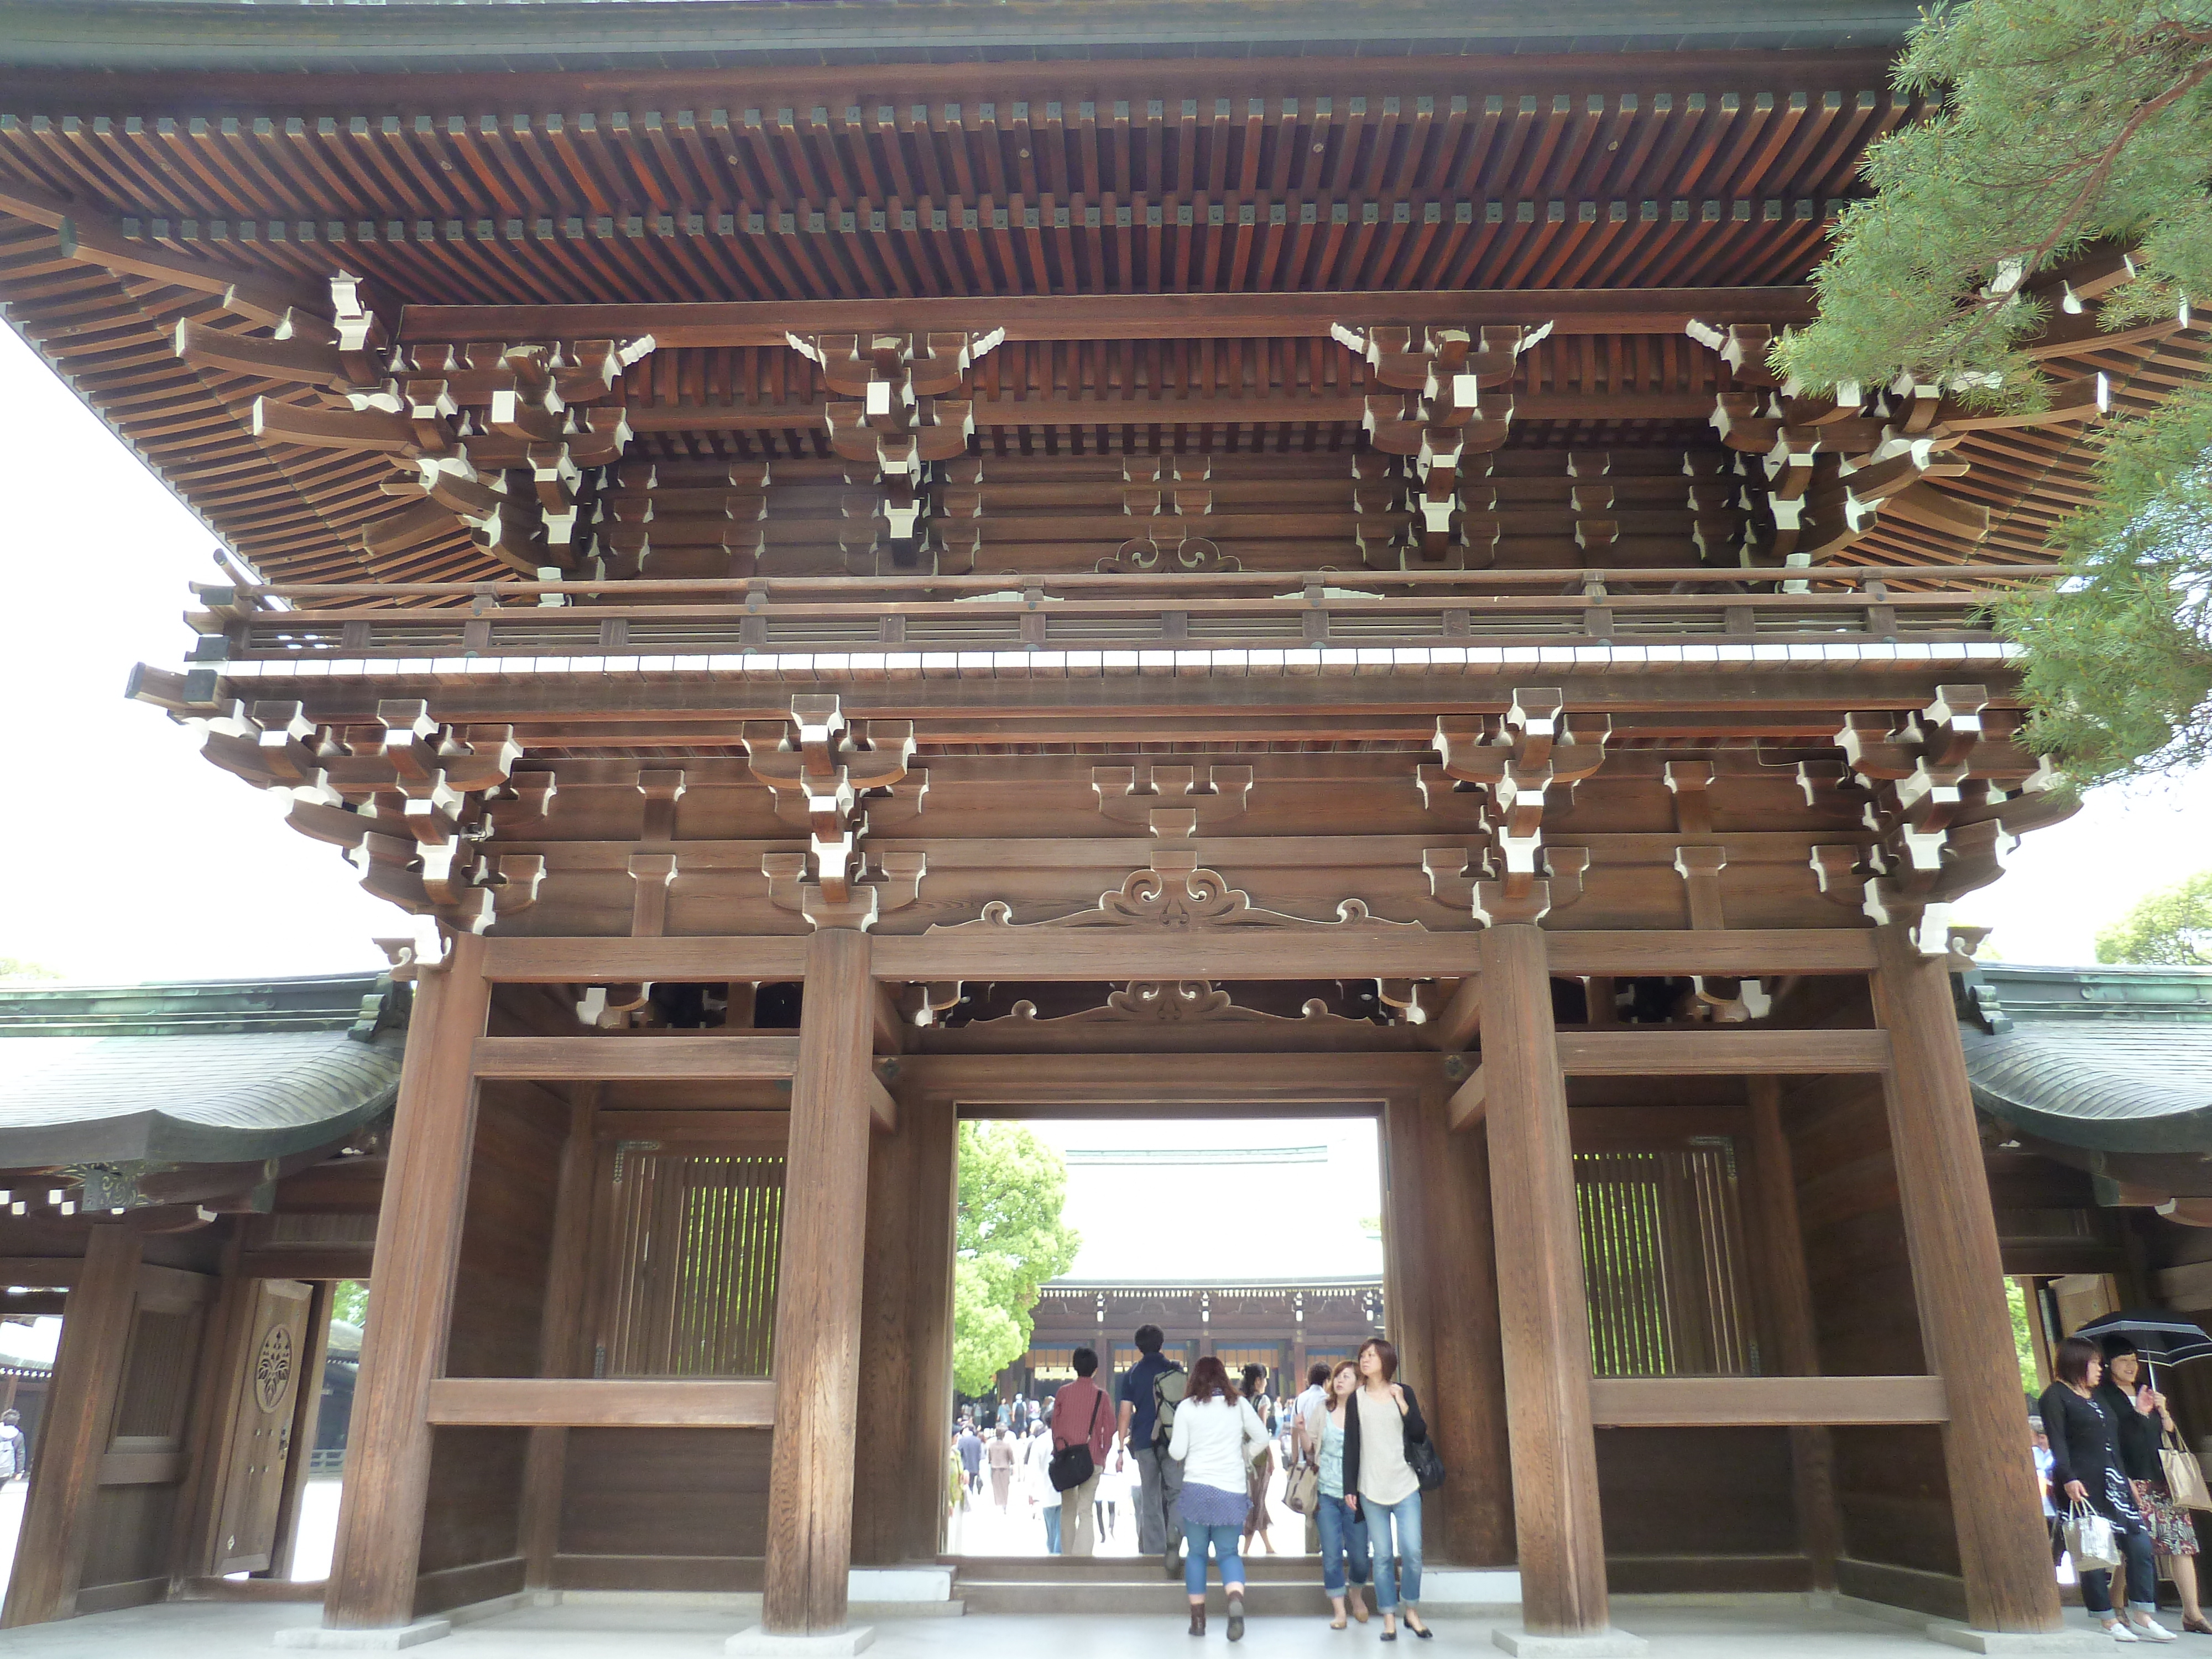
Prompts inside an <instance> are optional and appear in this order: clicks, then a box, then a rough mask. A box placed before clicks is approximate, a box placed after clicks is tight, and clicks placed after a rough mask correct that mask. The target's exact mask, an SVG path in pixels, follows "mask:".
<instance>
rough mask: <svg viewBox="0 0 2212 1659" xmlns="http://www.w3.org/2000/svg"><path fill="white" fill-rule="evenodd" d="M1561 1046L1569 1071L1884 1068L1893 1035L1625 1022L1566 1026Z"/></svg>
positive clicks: (1765, 1072) (1730, 1072)
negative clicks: (1612, 1026) (1613, 1026)
mask: <svg viewBox="0 0 2212 1659" xmlns="http://www.w3.org/2000/svg"><path fill="white" fill-rule="evenodd" d="M1559 1064H1560V1065H1561V1066H1563V1067H1565V1070H1566V1073H1567V1075H1568V1076H1570V1077H1734V1076H1768V1077H1771V1076H1790V1075H1808V1076H1809V1075H1812V1074H1815V1073H1825V1072H1880V1071H1883V1070H1886V1069H1887V1067H1888V1065H1889V1039H1888V1037H1887V1036H1885V1035H1884V1034H1883V1033H1881V1032H1880V1031H1736V1030H1726V1029H1724V1028H1722V1027H1717V1026H1711V1025H1704V1026H1695V1027H1686V1028H1684V1029H1681V1030H1668V1029H1665V1028H1662V1027H1656V1026H1653V1027H1644V1028H1638V1027H1636V1026H1624V1027H1621V1028H1620V1029H1618V1030H1610V1031H1562V1032H1561V1033H1559Z"/></svg>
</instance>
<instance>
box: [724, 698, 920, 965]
mask: <svg viewBox="0 0 2212 1659" xmlns="http://www.w3.org/2000/svg"><path fill="white" fill-rule="evenodd" d="M743 737H744V745H745V755H746V758H747V760H748V761H749V762H750V765H751V767H752V772H753V775H754V776H755V777H756V778H757V779H759V780H760V781H761V782H763V783H764V784H766V785H767V786H768V787H769V788H770V789H772V790H774V791H775V795H776V805H777V808H778V810H779V811H781V810H783V809H784V808H785V807H786V805H792V806H793V807H796V808H797V809H798V810H800V811H804V812H805V817H806V823H807V833H808V844H807V850H806V851H805V853H804V854H783V853H771V854H768V855H766V856H765V857H764V858H763V860H761V872H762V873H763V875H765V876H767V877H768V878H769V898H770V899H771V900H772V901H773V902H775V903H776V904H777V905H778V906H780V907H781V908H784V909H787V910H796V911H799V913H800V914H801V915H805V917H806V918H807V919H808V920H809V921H812V922H813V923H814V924H815V926H817V927H833V926H834V927H862V928H865V927H867V926H869V925H870V924H871V923H872V922H873V921H875V919H876V917H877V916H878V915H879V914H881V913H882V912H883V911H884V910H894V909H897V908H900V907H902V905H907V904H911V903H912V902H914V897H915V891H916V890H917V889H918V887H919V885H920V884H921V878H922V876H923V874H924V873H925V871H926V869H927V864H926V862H925V860H924V859H923V856H922V854H919V853H914V854H899V853H890V854H884V855H883V856H882V857H880V858H878V859H875V860H869V859H868V858H867V857H866V855H864V854H863V853H862V851H861V848H860V841H861V838H862V837H863V836H866V834H867V831H868V815H867V811H866V809H865V808H864V807H863V806H862V805H860V801H861V799H862V797H864V796H866V795H867V794H869V793H872V792H874V793H886V792H889V791H890V790H891V789H893V788H894V787H902V786H905V787H911V789H912V790H913V792H914V794H915V798H916V799H917V801H918V800H919V797H920V795H921V792H922V791H923V790H925V789H927V787H928V780H927V774H926V773H924V772H923V771H922V769H921V768H919V767H909V765H908V762H909V761H910V760H911V758H912V757H913V755H914V723H913V722H912V721H911V720H865V721H862V722H860V723H859V724H858V725H848V723H847V721H846V720H845V714H844V708H843V706H842V703H841V702H840V701H839V700H838V699H837V698H836V697H835V696H795V697H793V699H792V700H791V719H790V722H789V724H788V725H787V726H785V725H775V724H771V723H769V722H767V721H762V720H756V721H750V722H748V723H747V725H746V726H745V728H744V733H743Z"/></svg>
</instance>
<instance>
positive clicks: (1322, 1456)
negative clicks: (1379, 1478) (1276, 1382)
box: [1305, 1359, 1367, 1630]
mask: <svg viewBox="0 0 2212 1659" xmlns="http://www.w3.org/2000/svg"><path fill="white" fill-rule="evenodd" d="M1358 1387H1359V1367H1358V1365H1356V1364H1353V1363H1352V1361H1351V1360H1349V1359H1340V1360H1338V1361H1337V1362H1336V1368H1335V1369H1334V1370H1332V1371H1331V1372H1330V1373H1329V1374H1328V1383H1327V1385H1326V1387H1325V1389H1324V1392H1323V1394H1322V1397H1321V1398H1320V1399H1318V1400H1316V1401H1314V1402H1313V1405H1312V1407H1311V1408H1310V1411H1309V1413H1308V1415H1307V1417H1306V1425H1305V1428H1306V1442H1307V1443H1308V1444H1310V1445H1311V1446H1312V1447H1313V1448H1314V1449H1315V1457H1316V1470H1317V1471H1318V1473H1319V1474H1320V1476H1321V1481H1320V1486H1321V1491H1320V1494H1319V1497H1320V1502H1319V1504H1318V1506H1317V1507H1316V1509H1315V1510H1314V1525H1315V1527H1316V1528H1318V1529H1319V1531H1320V1533H1321V1582H1322V1587H1323V1588H1324V1589H1327V1590H1328V1605H1329V1607H1330V1609H1331V1610H1332V1611H1333V1612H1334V1613H1335V1615H1336V1616H1335V1617H1334V1618H1333V1619H1331V1620H1329V1621H1328V1627H1329V1628H1330V1629H1331V1630H1342V1629H1343V1628H1344V1609H1345V1593H1346V1588H1347V1587H1346V1583H1345V1567H1346V1563H1347V1562H1348V1563H1349V1564H1350V1566H1351V1570H1352V1571H1351V1584H1350V1586H1349V1588H1350V1591H1351V1604H1352V1617H1353V1618H1354V1619H1357V1620H1358V1621H1359V1622H1360V1623H1361V1624H1363V1625H1364V1624H1365V1623H1366V1622H1367V1604H1366V1603H1365V1602H1364V1601H1361V1600H1360V1599H1359V1586H1360V1585H1362V1584H1364V1583H1366V1582H1367V1523H1366V1522H1364V1521H1362V1520H1361V1519H1360V1518H1359V1516H1358V1512H1357V1511H1356V1510H1353V1509H1352V1506H1351V1505H1350V1504H1347V1503H1346V1502H1345V1499H1344V1425H1345V1423H1346V1419H1349V1418H1350V1416H1351V1415H1352V1393H1353V1391H1354V1390H1355V1389H1358Z"/></svg>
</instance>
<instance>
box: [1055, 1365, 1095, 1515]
mask: <svg viewBox="0 0 2212 1659" xmlns="http://www.w3.org/2000/svg"><path fill="white" fill-rule="evenodd" d="M1105 1409H1106V1391H1105V1389H1099V1390H1098V1397H1097V1400H1095V1401H1092V1402H1091V1426H1090V1428H1088V1429H1087V1430H1085V1431H1084V1436H1083V1438H1082V1439H1080V1440H1078V1441H1076V1442H1075V1443H1073V1444H1072V1445H1066V1446H1062V1447H1061V1448H1060V1449H1059V1450H1058V1451H1056V1452H1054V1454H1053V1455H1052V1462H1050V1463H1048V1464H1047V1465H1046V1466H1045V1478H1046V1479H1047V1480H1049V1481H1051V1482H1052V1489H1053V1490H1054V1492H1073V1491H1074V1490H1075V1489H1076V1488H1077V1487H1078V1486H1081V1485H1082V1484H1083V1483H1084V1482H1085V1481H1086V1480H1089V1479H1091V1476H1092V1475H1094V1474H1097V1473H1098V1466H1097V1464H1096V1463H1094V1462H1091V1436H1092V1435H1094V1434H1096V1433H1097V1432H1098V1413H1100V1412H1102V1411H1103V1410H1105Z"/></svg>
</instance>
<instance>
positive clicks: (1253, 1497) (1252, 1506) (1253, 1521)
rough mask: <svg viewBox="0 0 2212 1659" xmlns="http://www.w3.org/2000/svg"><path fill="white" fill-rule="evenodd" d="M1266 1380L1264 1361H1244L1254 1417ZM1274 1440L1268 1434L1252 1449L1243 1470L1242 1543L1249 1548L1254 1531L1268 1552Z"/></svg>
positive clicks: (1271, 1550) (1272, 1547)
mask: <svg viewBox="0 0 2212 1659" xmlns="http://www.w3.org/2000/svg"><path fill="white" fill-rule="evenodd" d="M1266 1383H1267V1367H1266V1366H1265V1365H1247V1366H1246V1367H1245V1368H1244V1391H1243V1394H1244V1399H1245V1400H1246V1401H1248V1402H1249V1403H1250V1405H1251V1407H1252V1415H1253V1416H1255V1417H1259V1416H1260V1391H1261V1389H1262V1388H1263V1387H1265V1386H1266ZM1260 1426H1261V1428H1263V1429H1264V1428H1266V1427H1267V1420H1266V1419H1264V1418H1262V1419H1261V1424H1260ZM1272 1447H1273V1439H1272V1438H1270V1440H1269V1442H1268V1443H1267V1445H1265V1446H1262V1447H1261V1448H1260V1449H1259V1450H1258V1451H1256V1452H1255V1453H1253V1454H1252V1461H1251V1462H1250V1463H1249V1464H1248V1465H1247V1466H1246V1468H1245V1472H1244V1495H1245V1510H1244V1541H1243V1548H1245V1549H1249V1548H1251V1547H1252V1539H1253V1537H1254V1535H1255V1534H1257V1535H1258V1537H1259V1540H1260V1541H1261V1543H1263V1544H1265V1545H1266V1546H1267V1553H1268V1554H1270V1555H1273V1553H1275V1541H1274V1540H1273V1538H1271V1537H1269V1536H1268V1534H1267V1528H1268V1516H1267V1488H1268V1487H1269V1486H1273V1484H1274V1480H1275V1455H1274V1453H1273V1450H1272V1449H1271V1448H1272Z"/></svg>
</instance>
